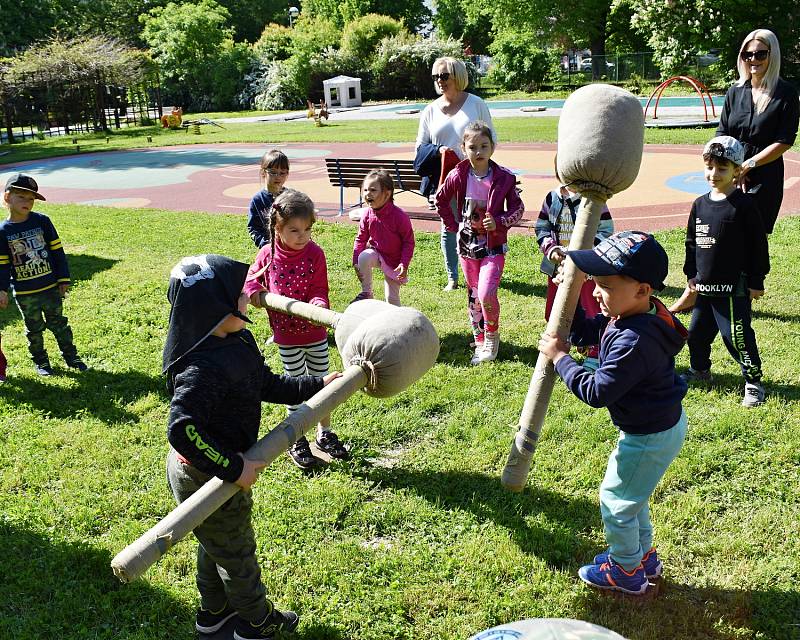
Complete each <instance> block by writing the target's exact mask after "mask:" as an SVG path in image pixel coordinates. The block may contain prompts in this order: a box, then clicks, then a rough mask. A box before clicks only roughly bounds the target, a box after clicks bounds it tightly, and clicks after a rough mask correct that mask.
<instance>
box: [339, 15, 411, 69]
mask: <svg viewBox="0 0 800 640" xmlns="http://www.w3.org/2000/svg"><path fill="white" fill-rule="evenodd" d="M401 31H404V28H403V23H401V22H400V21H398V20H395V19H394V18H390V17H389V16H381V15H378V14H376V13H370V14H367V15H365V16H363V17H361V18H357V19H356V20H354V21H353V22H350V23H348V24H347V25H345V28H344V32H343V34H342V49H343V50H344V51H345V52H347V53H348V54H349V55H351V56H353V57H355V58H357V59H359V60H361V61H363V62H364V66H366V63H367V61H368V60H369V59H370V58H372V56H374V55H375V49H376V48H377V46H378V44H379V43H380V41H381V40H383V39H384V38H389V37H392V36H396V35H398V34H399V33H400V32H401Z"/></svg>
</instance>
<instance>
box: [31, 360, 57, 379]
mask: <svg viewBox="0 0 800 640" xmlns="http://www.w3.org/2000/svg"><path fill="white" fill-rule="evenodd" d="M33 367H34V368H35V369H36V373H38V374H39V375H40V376H45V377H47V376H52V375H53V367H51V366H50V363H49V362H45V363H43V364H36V363H34V364H33Z"/></svg>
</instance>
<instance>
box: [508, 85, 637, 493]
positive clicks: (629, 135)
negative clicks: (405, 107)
mask: <svg viewBox="0 0 800 640" xmlns="http://www.w3.org/2000/svg"><path fill="white" fill-rule="evenodd" d="M643 142H644V116H643V114H642V105H641V104H640V103H639V100H637V99H636V98H635V97H634V96H633V95H632V94H631V93H629V92H628V91H625V90H624V89H620V88H618V87H614V86H612V85H608V84H592V85H587V86H585V87H581V88H580V89H578V90H577V91H575V92H574V93H573V94H572V95H570V96H569V98H567V100H566V102H564V107H563V109H562V110H561V117H560V118H559V121H558V155H557V161H556V164H557V168H558V175H559V177H560V179H561V181H562V182H563V183H564V184H566V185H568V186H569V187H570V188H571V189H572V190H573V191H576V192H578V193H580V194H581V196H582V198H581V205H580V208H579V209H578V214H577V217H576V220H575V229H574V230H573V232H572V239H571V240H570V244H569V250H575V249H591V248H592V245H593V242H594V237H595V234H596V233H597V227H598V225H599V223H600V214H601V213H602V211H603V205H604V204H605V202H606V200H608V199H609V198H610V197H611V196H612V195H614V194H615V193H619V192H620V191H623V190H625V189H627V188H628V187H629V186H631V184H633V181H634V180H635V179H636V176H637V174H638V173H639V165H640V164H641V162H642V145H643ZM562 264H563V265H564V270H563V282H562V284H561V285H559V287H558V291H557V293H556V297H555V300H554V302H553V309H552V311H551V313H550V320H549V321H548V323H547V332H548V333H558V334H559V335H562V336H566V335H568V334H569V329H570V325H571V324H572V317H573V315H574V313H575V307H576V306H577V304H578V298H579V297H580V290H581V286H582V284H583V274H582V273H581V272H580V271H578V270H577V268H576V267H575V265H574V264H573V263H572V261H571V260H565V261H564V262H563V263H562ZM555 377H556V375H555V369H554V368H553V363H552V362H551V361H550V358H548V357H547V356H544V355H542V354H541V353H540V354H539V357H538V358H537V359H536V367H535V369H534V371H533V376H532V377H531V382H530V386H529V387H528V395H527V396H526V398H525V404H524V406H523V407H522V413H521V414H520V417H519V426H518V430H517V433H516V435H515V437H514V441H513V443H512V444H511V451H510V452H509V454H508V460H507V461H506V466H505V468H504V469H503V474H502V477H501V482H502V483H503V486H504V487H506V488H507V489H510V490H511V491H522V489H523V488H524V487H525V483H526V481H527V478H528V472H529V471H530V467H531V460H532V458H533V453H534V451H535V450H536V443H537V441H538V439H539V434H540V432H541V430H542V425H543V423H544V418H545V414H546V413H547V406H548V404H549V403H550V396H551V395H552V393H553V384H554V382H555Z"/></svg>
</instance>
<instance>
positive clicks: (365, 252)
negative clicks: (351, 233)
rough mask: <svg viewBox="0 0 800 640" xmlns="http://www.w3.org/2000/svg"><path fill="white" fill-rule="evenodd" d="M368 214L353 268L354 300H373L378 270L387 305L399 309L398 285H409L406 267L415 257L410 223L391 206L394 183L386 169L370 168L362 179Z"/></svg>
mask: <svg viewBox="0 0 800 640" xmlns="http://www.w3.org/2000/svg"><path fill="white" fill-rule="evenodd" d="M363 192H364V201H365V202H366V203H367V205H368V207H369V208H368V209H367V212H366V213H365V214H364V215H363V216H362V217H361V224H360V226H359V228H358V234H357V235H356V240H355V243H353V268H354V269H355V271H356V276H358V279H359V280H360V281H361V293H359V294H358V295H357V296H356V297H355V299H354V300H353V302H355V301H356V300H364V299H367V298H372V270H373V269H381V271H382V272H383V276H384V279H385V281H386V285H385V294H386V302H388V303H390V304H393V305H397V306H398V307H399V306H400V285H403V284H406V283H407V282H408V265H409V263H410V262H411V258H412V256H413V255H414V230H413V229H412V228H411V220H409V219H408V215H406V212H405V211H403V210H402V209H401V208H400V207H398V206H397V205H396V204H395V203H394V199H393V197H394V182H393V181H392V176H391V175H389V172H388V171H386V169H373V170H372V171H370V172H369V173H368V174H367V177H366V178H364V183H363Z"/></svg>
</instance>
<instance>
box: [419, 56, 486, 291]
mask: <svg viewBox="0 0 800 640" xmlns="http://www.w3.org/2000/svg"><path fill="white" fill-rule="evenodd" d="M431 78H432V79H433V88H434V89H435V90H436V93H438V94H439V97H438V98H437V99H436V100H434V101H433V102H431V103H430V104H429V105H428V106H427V107H425V110H424V111H423V112H422V114H421V115H420V118H419V130H418V131H417V142H416V158H415V160H414V169H415V170H416V172H417V173H418V174H419V175H420V176H422V179H423V182H422V193H424V194H425V195H426V196H428V197H429V198H430V200H431V203H433V195H434V194H435V193H436V189H437V188H438V186H439V182H440V180H443V179H444V177H445V176H446V175H447V172H448V171H449V169H452V168H453V167H454V166H455V165H456V164H458V162H460V161H461V160H463V159H464V152H463V151H462V148H461V138H462V136H463V135H464V130H465V129H466V128H467V125H468V124H469V123H470V122H475V121H476V120H480V121H483V122H485V123H486V124H488V125H489V127H491V128H492V139H493V142H494V143H495V144H496V143H497V135H496V134H495V133H494V126H493V125H492V116H491V114H490V113H489V107H487V106H486V103H485V102H484V101H483V100H481V99H480V98H479V97H478V96H476V95H474V94H472V93H468V92H467V91H465V89H466V88H467V85H468V84H469V75H468V73H467V66H466V65H465V64H464V62H463V61H461V60H458V59H456V58H450V57H444V58H438V59H436V60H435V61H434V63H433V68H432V70H431ZM443 168H444V170H443ZM431 208H432V209H435V208H436V207H435V206H434V205H433V204H431ZM441 244H442V254H443V255H444V262H445V268H446V269H447V286H446V287H445V291H450V290H452V289H456V288H458V252H457V251H456V234H455V233H450V232H449V231H447V229H445V228H444V226H442V238H441Z"/></svg>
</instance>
